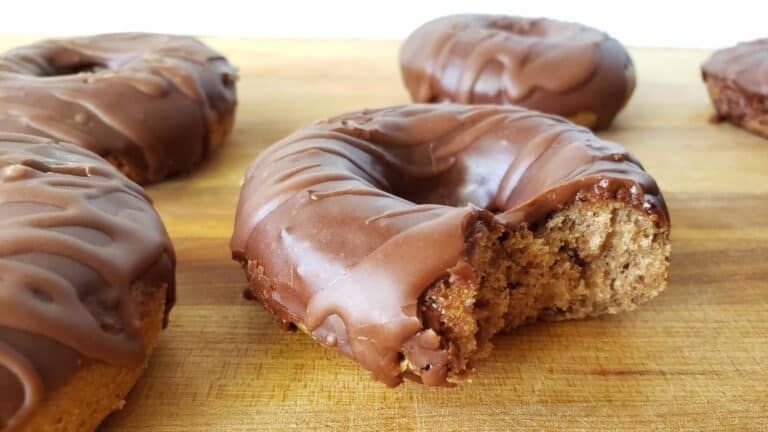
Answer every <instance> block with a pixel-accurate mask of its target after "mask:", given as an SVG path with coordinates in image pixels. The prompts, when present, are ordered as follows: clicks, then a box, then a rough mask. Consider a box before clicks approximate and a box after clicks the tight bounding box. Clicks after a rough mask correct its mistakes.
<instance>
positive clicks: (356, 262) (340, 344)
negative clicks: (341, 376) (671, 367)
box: [231, 104, 670, 385]
mask: <svg viewBox="0 0 768 432" xmlns="http://www.w3.org/2000/svg"><path fill="white" fill-rule="evenodd" d="M669 230H670V225H669V215H668V213H667V209H666V206H665V203H664V199H663V197H662V195H661V192H660V191H659V188H658V187H657V185H656V182H655V181H654V180H653V178H651V177H650V176H649V175H648V174H647V173H646V172H645V171H644V170H643V167H642V166H641V165H640V163H639V162H637V160H635V159H634V158H633V157H632V156H631V155H629V154H628V153H627V152H626V150H624V149H623V148H622V147H620V146H619V145H617V144H614V143H612V142H608V141H603V140H601V139H599V138H597V137H596V136H594V135H593V134H592V133H591V132H590V131H589V130H587V129H585V128H582V127H579V126H576V125H574V124H572V123H570V122H568V121H566V120H564V119H562V118H561V117H555V116H549V115H545V114H541V113H538V112H535V111H530V110H526V109H522V108H517V107H503V106H468V105H453V104H426V105H407V106H400V107H393V108H386V109H379V110H370V111H369V110H366V111H360V112H355V113H350V114H346V115H342V116H339V117H335V118H332V119H330V120H327V121H322V122H319V123H316V124H313V125H311V126H309V127H307V128H305V129H302V130H299V131H298V132H296V133H294V134H292V135H290V136H288V137H287V138H285V139H283V140H281V141H279V142H277V143H275V144H273V145H272V146H271V147H269V148H267V149H266V150H265V151H264V152H263V153H262V154H261V155H260V156H259V157H258V158H257V159H256V160H255V161H254V162H253V164H252V165H251V166H250V168H249V169H248V172H247V174H246V177H245V181H244V184H243V187H242V190H241V193H240V201H239V204H238V209H237V215H236V220H235V231H234V235H233V237H232V242H231V248H232V252H233V256H234V258H235V259H236V260H237V261H239V262H241V263H242V265H243V266H244V268H245V271H246V274H247V277H248V280H249V281H250V284H251V287H250V292H249V293H250V295H252V296H253V297H255V298H257V299H259V300H260V301H261V302H262V303H263V304H264V306H266V308H267V309H268V310H269V311H270V312H272V313H273V314H274V315H275V316H276V318H277V320H278V321H279V322H280V323H281V324H283V325H284V326H285V327H287V328H291V327H298V328H300V329H302V330H304V331H306V332H307V333H310V334H311V335H312V337H314V339H316V340H317V341H319V342H320V343H322V344H325V345H327V346H330V347H334V348H335V349H336V350H338V351H339V352H341V353H342V354H345V355H347V356H349V357H351V358H353V359H354V360H356V361H357V362H359V363H360V365H362V367H364V368H365V369H368V370H369V371H371V372H372V374H373V376H374V377H375V378H377V379H379V380H382V381H384V382H385V383H387V384H389V385H396V384H398V383H400V382H401V380H402V378H403V377H408V378H413V379H415V380H417V381H420V382H422V383H424V384H427V385H445V384H449V383H451V382H453V381H456V380H457V379H459V378H461V377H463V376H464V375H466V373H467V371H468V370H469V369H468V367H469V366H470V365H471V363H472V362H473V361H474V360H476V359H478V358H481V357H483V356H485V355H487V354H488V353H489V351H490V349H491V342H490V341H491V338H492V337H493V336H494V335H495V334H497V333H499V332H501V331H503V330H506V329H511V328H514V327H517V326H520V325H522V324H525V323H529V322H532V321H535V320H562V319H570V318H581V317H586V316H595V315H601V314H605V313H615V312H619V311H623V310H630V309H634V308H635V307H636V306H637V305H638V304H640V303H642V302H645V301H647V300H648V299H650V298H652V297H654V296H655V295H656V294H658V293H659V292H660V291H661V290H663V289H664V287H665V285H666V279H667V271H668V266H669V261H668V260H669V252H670V243H669V232H670V231H669Z"/></svg>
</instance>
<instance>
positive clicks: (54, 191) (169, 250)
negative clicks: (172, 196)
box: [0, 133, 175, 432]
mask: <svg viewBox="0 0 768 432" xmlns="http://www.w3.org/2000/svg"><path fill="white" fill-rule="evenodd" d="M0 239H1V240H0V430H2V431H4V432H10V431H13V432H19V431H23V432H39V431H46V432H59V431H73V432H74V431H78V432H83V431H90V430H93V429H94V428H95V427H96V426H97V425H98V424H99V423H100V422H101V420H102V419H103V418H104V417H105V416H106V415H107V414H109V413H110V412H111V411H113V410H115V409H119V408H120V407H121V406H122V404H123V398H124V397H125V395H126V394H127V393H128V390H129V389H130V388H131V387H132V386H133V384H134V383H135V381H136V380H137V378H138V377H139V375H140V374H141V372H142V370H143V369H144V367H145V365H146V362H147V359H148V357H149V354H150V353H151V351H152V349H153V348H154V345H155V340H156V339H157V336H158V333H159V332H160V330H161V328H162V327H163V324H164V320H165V317H166V314H167V311H168V310H169V309H170V307H171V306H172V305H173V300H174V280H175V277H174V272H175V255H174V251H173V247H172V245H171V242H170V240H169V238H168V235H167V234H166V231H165V228H164V227H163V224H162V222H161V221H160V218H159V217H158V215H157V214H156V213H155V210H154V209H153V207H152V204H151V202H150V200H149V198H147V196H146V195H145V194H144V192H143V191H142V189H141V187H140V186H138V185H136V184H135V183H133V182H132V181H130V180H129V179H128V178H126V177H125V176H123V175H122V174H121V173H120V172H119V171H118V170H116V169H115V168H114V167H113V166H112V165H110V164H109V163H108V162H107V161H105V160H103V159H102V158H100V157H98V156H96V155H95V154H93V153H91V152H88V151H86V150H83V149H80V148H78V147H76V146H74V145H70V144H60V143H56V142H52V141H50V140H48V139H45V138H39V137H34V136H29V135H16V134H7V133H0Z"/></svg>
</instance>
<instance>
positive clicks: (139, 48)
mask: <svg viewBox="0 0 768 432" xmlns="http://www.w3.org/2000/svg"><path fill="white" fill-rule="evenodd" d="M236 77H237V73H236V71H235V69H234V67H233V66H232V65H230V64H229V63H228V62H227V61H226V59H224V58H223V57H222V56H221V55H220V54H218V53H217V52H215V51H213V50H212V49H210V48H208V47H207V46H205V45H204V44H202V43H201V42H199V41H197V40H196V39H193V38H190V37H182V36H166V35H153V34H138V33H125V34H109V35H99V36H93V37H84V38H75V39H63V40H48V41H42V42H38V43H35V44H32V45H28V46H24V47H19V48H15V49H13V50H10V51H8V52H6V53H4V54H2V55H0V130H1V131H5V132H16V133H26V134H33V135H38V136H42V137H46V138H50V139H54V140H60V141H64V142H71V143H74V144H77V145H79V146H81V147H83V148H86V149H88V150H91V151H93V152H94V153H97V154H99V155H101V156H103V157H106V158H107V159H109V160H110V161H111V162H113V163H116V164H117V165H119V166H120V167H121V169H124V171H125V173H126V174H127V175H129V177H131V178H132V179H133V180H135V181H138V182H140V183H150V182H155V181H158V180H162V179H163V178H166V177H169V176H172V175H175V174H180V173H187V172H189V171H190V170H191V169H192V168H193V167H194V166H195V165H197V164H198V163H199V162H200V161H201V160H202V159H203V158H204V157H205V156H206V155H207V154H208V153H209V152H210V151H211V150H212V149H213V148H214V147H215V146H216V145H218V144H219V142H220V141H221V140H222V139H223V137H224V136H225V135H226V134H227V133H228V131H229V129H228V128H229V127H230V126H231V125H226V124H224V123H226V122H227V121H231V120H227V119H231V117H232V116H233V115H234V108H235V103H236V102H235V87H234V82H235V80H236Z"/></svg>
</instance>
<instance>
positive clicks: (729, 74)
mask: <svg viewBox="0 0 768 432" xmlns="http://www.w3.org/2000/svg"><path fill="white" fill-rule="evenodd" d="M701 72H702V79H703V80H704V83H705V84H706V86H707V91H708V92H709V97H710V98H711V99H712V104H713V105H714V107H715V111H716V113H717V114H716V115H715V117H714V120H715V121H723V120H727V121H729V122H731V123H733V124H735V125H737V126H741V127H742V128H744V129H746V130H748V131H751V132H754V133H756V134H758V135H762V136H764V137H768V39H758V40H755V41H751V42H744V43H740V44H738V45H736V46H735V47H731V48H726V49H722V50H719V51H716V52H715V53H714V54H712V56H710V57H709V59H707V61H706V62H704V64H703V65H702V67H701Z"/></svg>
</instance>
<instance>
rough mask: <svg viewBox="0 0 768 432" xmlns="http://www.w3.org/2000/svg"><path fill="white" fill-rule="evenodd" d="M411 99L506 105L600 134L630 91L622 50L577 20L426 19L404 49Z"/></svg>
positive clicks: (628, 64)
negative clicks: (554, 116)
mask: <svg viewBox="0 0 768 432" xmlns="http://www.w3.org/2000/svg"><path fill="white" fill-rule="evenodd" d="M400 65H401V70H402V74H403V80H404V82H405V86H406V87H407V88H408V92H409V93H410V95H411V98H412V99H413V101H414V102H444V101H450V102H459V103H473V104H502V105H507V104H512V105H519V106H523V107H526V108H530V109H534V110H538V111H542V112H545V113H550V114H557V115H560V116H564V117H567V118H569V119H570V120H571V121H574V122H576V123H578V124H581V125H583V126H587V127H589V128H592V129H605V128H607V127H608V126H610V125H611V123H612V122H613V119H614V117H615V116H616V114H617V113H618V112H619V111H620V110H621V108H622V107H624V105H625V104H626V103H627V101H628V100H629V97H630V96H631V95H632V91H633V90H634V88H635V70H634V66H633V65H632V59H631V58H630V57H629V54H628V53H627V51H626V50H625V49H624V47H623V46H622V45H621V44H620V43H619V42H618V41H617V40H616V39H614V38H612V37H610V36H608V35H607V34H605V33H603V32H601V31H599V30H596V29H593V28H590V27H587V26H584V25H581V24H576V23H569V22H562V21H556V20H552V19H546V18H536V19H532V18H521V17H510V16H501V15H452V16H446V17H442V18H438V19H435V20H433V21H430V22H428V23H426V24H424V25H422V26H421V27H419V28H418V29H417V30H416V31H414V32H413V33H412V34H411V35H410V36H409V37H408V39H407V40H406V41H405V43H404V44H403V46H402V50H401V52H400Z"/></svg>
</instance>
